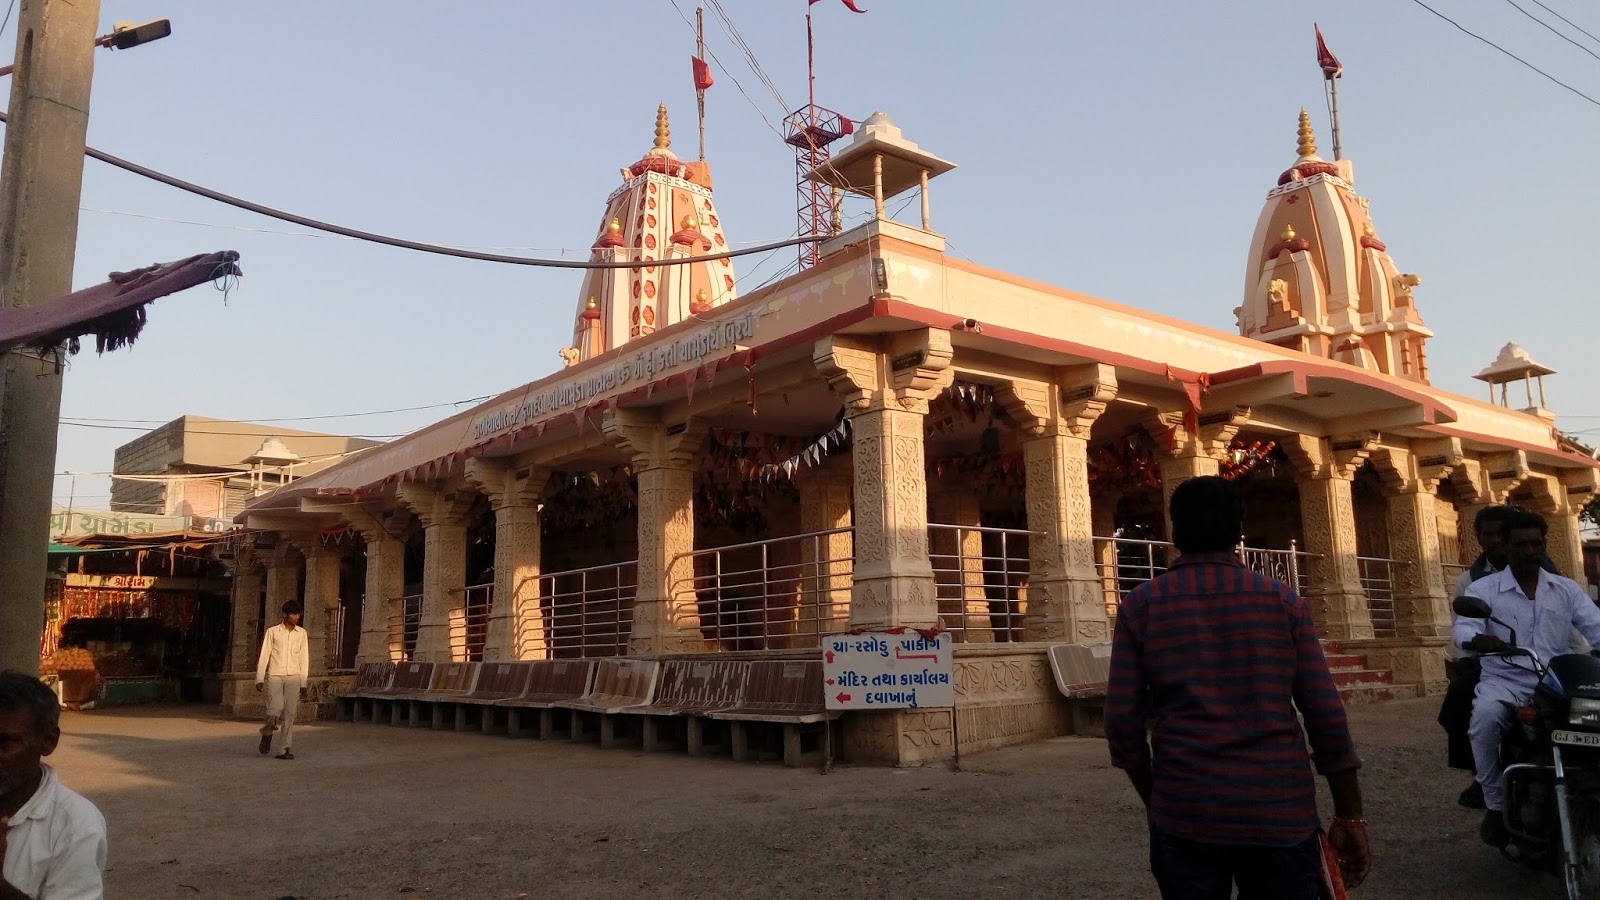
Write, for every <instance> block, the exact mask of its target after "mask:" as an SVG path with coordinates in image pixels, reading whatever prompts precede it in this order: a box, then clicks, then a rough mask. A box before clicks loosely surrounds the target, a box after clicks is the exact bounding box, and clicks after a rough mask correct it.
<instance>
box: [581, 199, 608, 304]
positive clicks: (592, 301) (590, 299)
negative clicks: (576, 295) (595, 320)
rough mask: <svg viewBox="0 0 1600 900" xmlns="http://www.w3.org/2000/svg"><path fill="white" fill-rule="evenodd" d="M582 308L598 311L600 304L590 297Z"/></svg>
mask: <svg viewBox="0 0 1600 900" xmlns="http://www.w3.org/2000/svg"><path fill="white" fill-rule="evenodd" d="M613 221H615V220H613ZM584 307H585V308H587V309H599V308H600V304H598V303H596V302H594V298H593V297H590V298H589V302H588V303H585V304H584Z"/></svg>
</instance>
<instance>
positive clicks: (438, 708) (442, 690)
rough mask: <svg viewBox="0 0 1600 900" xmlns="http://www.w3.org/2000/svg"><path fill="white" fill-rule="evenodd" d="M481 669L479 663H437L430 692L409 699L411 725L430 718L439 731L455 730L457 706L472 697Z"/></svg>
mask: <svg viewBox="0 0 1600 900" xmlns="http://www.w3.org/2000/svg"><path fill="white" fill-rule="evenodd" d="M480 666H481V663H475V662H448V663H435V664H434V667H433V680H432V681H430V682H429V683H428V689H427V690H425V691H422V692H421V693H418V694H413V695H411V696H410V698H409V699H410V701H411V710H412V713H411V724H413V725H416V724H418V723H419V722H420V721H421V720H422V719H423V718H426V719H428V722H429V724H431V725H432V726H433V727H434V728H435V729H439V728H444V727H446V725H451V726H453V725H454V724H455V719H456V717H455V715H454V708H455V703H456V701H457V700H458V699H460V698H461V697H464V696H466V695H467V694H470V693H472V690H473V687H474V685H475V684H476V683H477V680H478V671H479V667H480Z"/></svg>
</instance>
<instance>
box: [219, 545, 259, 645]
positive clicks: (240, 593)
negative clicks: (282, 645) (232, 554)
mask: <svg viewBox="0 0 1600 900" xmlns="http://www.w3.org/2000/svg"><path fill="white" fill-rule="evenodd" d="M252 556H253V554H251V553H250V552H249V551H242V552H240V554H239V559H238V562H237V563H236V564H235V566H234V570H233V590H232V595H233V597H232V599H233V634H232V639H231V640H230V641H229V644H228V657H229V664H228V666H229V668H228V671H230V672H254V671H255V668H256V653H257V651H259V650H260V647H261V642H260V634H261V610H262V606H263V601H262V596H261V595H262V591H263V590H264V588H265V586H266V573H265V572H263V571H262V570H261V567H260V566H259V565H257V564H256V561H255V559H253V558H252Z"/></svg>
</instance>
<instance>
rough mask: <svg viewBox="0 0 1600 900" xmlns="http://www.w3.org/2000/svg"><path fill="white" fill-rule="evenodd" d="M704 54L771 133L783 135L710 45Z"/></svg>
mask: <svg viewBox="0 0 1600 900" xmlns="http://www.w3.org/2000/svg"><path fill="white" fill-rule="evenodd" d="M671 2H672V8H673V9H675V10H677V12H678V18H680V19H682V20H683V24H685V25H687V26H689V30H690V31H691V32H694V33H696V34H698V32H697V31H696V30H695V27H694V23H693V22H691V21H689V17H688V16H687V15H684V12H683V10H682V9H681V8H679V6H678V0H671ZM706 55H707V56H709V57H711V61H712V62H714V63H716V64H717V69H718V70H720V71H721V72H722V74H724V75H726V76H728V80H729V81H730V82H732V83H733V86H734V88H736V89H737V90H738V91H739V95H740V96H742V97H744V99H745V101H746V102H748V103H749V104H750V108H751V109H754V110H755V111H756V115H758V116H760V117H761V121H762V122H763V123H765V124H766V126H767V128H768V129H769V130H770V131H771V132H772V133H773V134H775V135H777V136H778V137H780V138H781V137H783V132H782V131H779V130H778V126H776V125H774V124H772V120H771V119H768V118H767V114H766V113H765V112H764V111H762V109H761V104H759V103H757V102H756V101H755V98H754V97H751V96H750V92H749V91H746V90H745V89H744V85H742V84H740V83H739V79H738V78H737V77H735V76H734V74H733V72H732V71H730V70H729V69H728V67H727V66H725V65H723V64H722V60H721V59H719V58H717V53H716V51H715V50H712V49H711V48H710V47H707V48H706Z"/></svg>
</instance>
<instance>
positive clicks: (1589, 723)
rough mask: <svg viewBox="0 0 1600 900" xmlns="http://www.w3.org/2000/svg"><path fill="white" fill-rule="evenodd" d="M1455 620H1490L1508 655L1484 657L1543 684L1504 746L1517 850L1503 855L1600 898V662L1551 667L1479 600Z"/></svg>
mask: <svg viewBox="0 0 1600 900" xmlns="http://www.w3.org/2000/svg"><path fill="white" fill-rule="evenodd" d="M1452 605H1453V607H1454V609H1455V613H1456V615H1458V616H1463V617H1465V618H1469V619H1487V620H1488V621H1490V622H1493V623H1495V624H1497V625H1500V626H1501V627H1502V628H1504V629H1506V631H1507V632H1508V633H1509V634H1510V638H1509V640H1507V642H1506V643H1507V644H1508V647H1507V649H1505V650H1501V651H1497V652H1494V653H1485V654H1482V655H1483V656H1503V657H1523V658H1526V659H1528V660H1530V661H1531V662H1532V664H1533V668H1534V672H1535V673H1536V674H1537V675H1538V676H1539V682H1538V684H1537V686H1536V687H1535V688H1534V691H1533V697H1532V699H1531V701H1530V702H1529V704H1528V705H1527V706H1525V707H1523V708H1522V709H1519V710H1516V715H1515V716H1514V718H1513V722H1512V726H1511V727H1510V728H1508V729H1507V730H1506V735H1505V739H1504V740H1503V742H1502V744H1501V751H1500V753H1501V755H1500V759H1501V762H1502V763H1503V764H1504V765H1505V780H1504V792H1503V797H1504V805H1503V807H1502V809H1503V812H1502V814H1503V815H1504V817H1505V824H1506V830H1507V831H1508V832H1510V834H1511V844H1510V845H1508V846H1507V847H1506V848H1505V849H1504V850H1502V851H1501V852H1502V853H1505V855H1506V856H1507V858H1509V859H1512V860H1515V861H1517V862H1521V863H1523V864H1524V865H1527V866H1529V867H1531V868H1535V869H1542V870H1544V871H1548V872H1551V873H1553V874H1556V875H1559V876H1560V877H1561V879H1562V882H1563V884H1564V886H1565V887H1566V893H1567V900H1583V898H1589V900H1597V898H1600V659H1596V658H1595V657H1594V656H1591V655H1588V654H1580V653H1569V654H1563V655H1561V656H1557V657H1555V658H1554V659H1552V660H1550V662H1549V663H1548V664H1545V663H1544V662H1543V661H1541V660H1540V659H1539V658H1538V656H1537V655H1536V654H1535V653H1533V652H1532V651H1531V650H1528V649H1526V648H1522V647H1518V646H1517V632H1516V629H1514V628H1512V627H1511V626H1509V625H1507V624H1506V623H1504V622H1502V621H1500V620H1499V619H1497V618H1495V617H1494V616H1493V615H1491V610H1490V607H1489V604H1488V603H1486V602H1485V601H1483V600H1480V599H1478V598H1477V597H1457V598H1455V601H1454V603H1453V604H1452Z"/></svg>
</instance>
